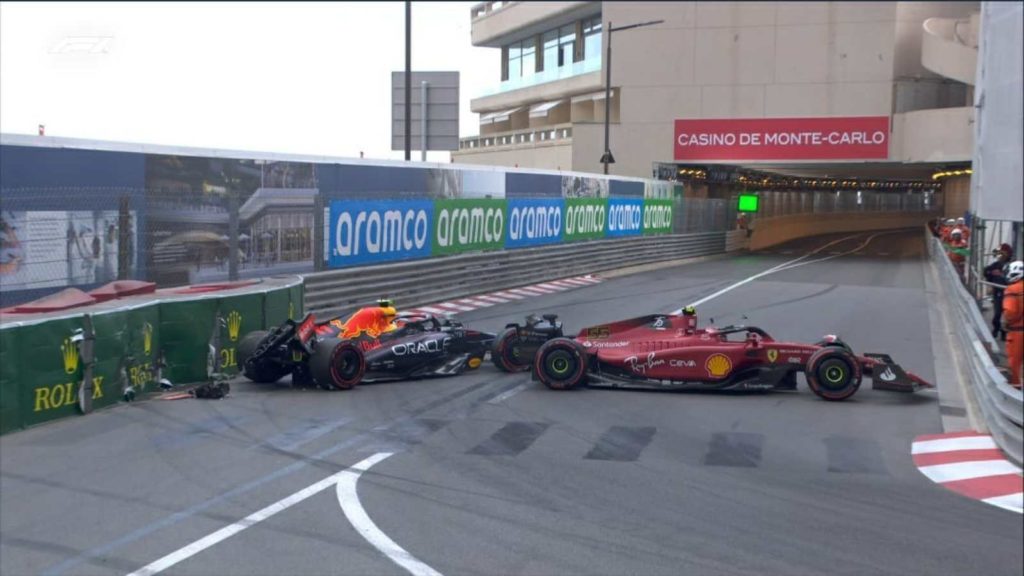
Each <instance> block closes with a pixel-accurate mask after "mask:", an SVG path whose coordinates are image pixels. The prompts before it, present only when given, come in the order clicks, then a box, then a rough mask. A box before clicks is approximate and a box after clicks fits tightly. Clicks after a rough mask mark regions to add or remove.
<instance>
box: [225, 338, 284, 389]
mask: <svg viewBox="0 0 1024 576" xmlns="http://www.w3.org/2000/svg"><path fill="white" fill-rule="evenodd" d="M268 334H270V333H269V332H267V331H266V330H257V331H255V332H249V333H248V334H246V335H245V336H244V337H243V338H242V341H241V342H239V343H238V346H237V347H236V348H235V354H236V356H237V359H238V365H239V366H240V367H241V368H242V374H243V375H244V376H245V377H246V378H248V379H249V380H252V381H253V382H257V383H259V384H273V383H274V382H277V381H278V380H280V379H281V378H282V377H283V376H284V375H285V374H287V373H288V367H287V366H282V365H280V364H278V363H276V362H272V361H270V360H269V359H265V358H259V359H254V360H253V361H252V362H247V360H249V358H251V357H252V355H253V353H254V352H256V349H257V348H259V345H260V343H262V342H263V340H264V339H265V338H266V337H267V335H268Z"/></svg>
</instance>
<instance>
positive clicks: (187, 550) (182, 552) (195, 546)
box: [128, 453, 391, 576]
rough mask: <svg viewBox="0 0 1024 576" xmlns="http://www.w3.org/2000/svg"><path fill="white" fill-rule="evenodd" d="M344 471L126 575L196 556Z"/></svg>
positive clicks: (147, 575) (366, 463)
mask: <svg viewBox="0 0 1024 576" xmlns="http://www.w3.org/2000/svg"><path fill="white" fill-rule="evenodd" d="M388 456H391V454H390V453H381V454H374V455H373V456H371V457H369V458H367V459H366V460H363V461H362V462H359V463H358V464H356V465H355V466H353V467H352V468H353V469H360V470H366V469H368V468H369V467H370V466H373V465H374V464H376V463H377V462H380V461H381V460H383V459H385V458H387V457H388ZM347 473H349V472H348V470H342V471H341V472H337V473H335V474H332V475H330V476H328V477H327V478H324V479H323V480H321V481H319V482H317V483H315V484H311V485H309V486H307V487H305V488H303V489H302V490H299V491H298V492H296V493H294V494H292V495H291V496H288V497H286V498H283V499H281V500H278V501H277V502H274V503H273V504H271V505H270V506H267V507H266V508H264V509H262V510H260V511H258V512H254V513H253V514H250V515H248V516H246V517H245V518H243V519H241V520H239V521H238V522H235V523H234V524H229V525H228V526H225V527H223V528H221V529H220V530H217V531H216V532H213V533H212V534H208V535H206V536H204V537H202V538H200V539H199V540H196V541H195V542H193V543H191V544H189V545H187V546H185V547H184V548H179V549H178V550H175V551H174V552H171V553H170V554H168V555H166V556H164V557H163V558H160V559H159V560H156V561H154V562H151V563H150V564H147V565H146V566H143V567H142V568H140V569H138V570H136V571H135V572H132V573H131V574H129V575H128V576H152V575H153V574H158V573H160V572H163V571H164V570H166V569H168V568H170V567H172V566H174V565H175V564H178V563H179V562H181V561H183V560H187V559H189V558H191V557H192V556H195V555H196V554H198V553H200V552H202V551H203V550H206V549H207V548H209V547H211V546H213V545H215V544H218V543H220V542H223V541H224V540H227V539H228V538H230V537H232V536H234V535H235V534H238V533H239V532H241V531H242V530H245V529H246V528H248V527H250V526H253V525H255V524H257V523H259V522H262V521H263V520H266V519H267V518H270V517H271V516H273V515H275V514H277V513H278V512H283V511H285V510H287V509H288V508H291V507H292V506H294V505H296V504H298V503H299V502H302V501H303V500H305V499H307V498H309V497H310V496H314V495H316V494H318V493H320V492H322V491H323V490H325V489H327V488H330V487H331V486H332V485H334V484H337V483H338V482H339V481H340V480H341V479H342V478H343V477H344V475H345V474H347Z"/></svg>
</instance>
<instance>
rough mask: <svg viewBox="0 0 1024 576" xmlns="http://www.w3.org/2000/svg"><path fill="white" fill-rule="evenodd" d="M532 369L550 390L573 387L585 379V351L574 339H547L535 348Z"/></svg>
mask: <svg viewBox="0 0 1024 576" xmlns="http://www.w3.org/2000/svg"><path fill="white" fill-rule="evenodd" d="M533 371H534V374H535V375H536V376H537V379H538V380H540V381H541V382H543V383H544V385H545V386H547V387H548V388H551V389H552V390H569V389H571V388H575V387H577V386H579V385H580V384H582V383H583V382H584V380H586V376H587V361H586V353H585V352H584V351H583V348H582V347H581V346H580V345H579V344H577V343H576V341H575V340H570V339H569V338H555V339H554V340H548V341H547V342H545V343H544V344H543V345H542V346H541V347H540V349H539V350H537V356H536V357H535V358H534V362H533Z"/></svg>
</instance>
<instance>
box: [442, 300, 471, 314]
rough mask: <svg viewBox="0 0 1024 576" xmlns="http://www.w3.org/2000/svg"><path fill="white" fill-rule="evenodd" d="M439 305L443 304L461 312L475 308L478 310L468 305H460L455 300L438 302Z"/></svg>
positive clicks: (444, 306)
mask: <svg viewBox="0 0 1024 576" xmlns="http://www.w3.org/2000/svg"><path fill="white" fill-rule="evenodd" d="M438 306H441V307H443V308H448V309H451V310H458V311H459V312H471V311H473V310H476V308H470V307H468V306H460V305H458V304H455V303H453V302H442V303H440V304H438Z"/></svg>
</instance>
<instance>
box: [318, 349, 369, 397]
mask: <svg viewBox="0 0 1024 576" xmlns="http://www.w3.org/2000/svg"><path fill="white" fill-rule="evenodd" d="M309 371H310V374H312V376H313V381H314V382H316V384H317V385H318V386H320V387H321V388H325V387H333V388H336V389H338V390H350V389H352V388H355V386H356V384H359V382H360V381H361V380H362V379H363V374H364V373H365V372H366V357H365V356H363V351H362V349H360V348H359V346H356V345H355V344H354V343H353V342H350V341H348V340H334V339H330V340H321V341H319V342H317V346H316V348H314V349H313V355H312V356H310V358H309Z"/></svg>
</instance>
